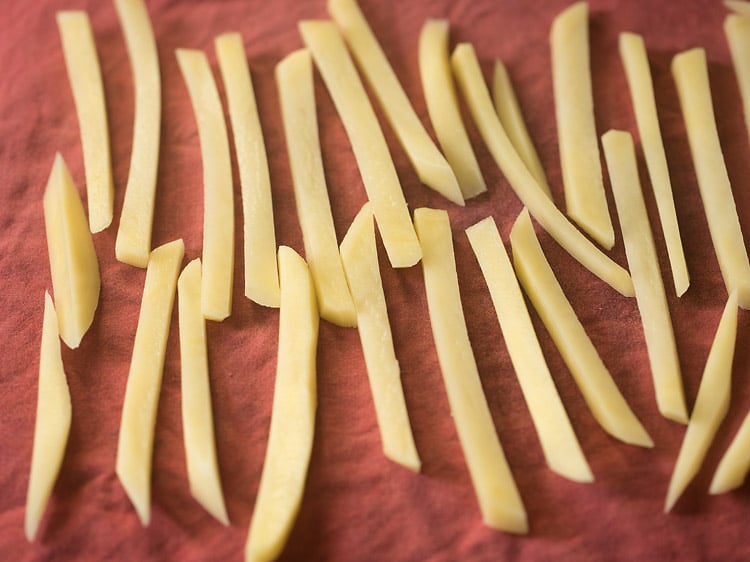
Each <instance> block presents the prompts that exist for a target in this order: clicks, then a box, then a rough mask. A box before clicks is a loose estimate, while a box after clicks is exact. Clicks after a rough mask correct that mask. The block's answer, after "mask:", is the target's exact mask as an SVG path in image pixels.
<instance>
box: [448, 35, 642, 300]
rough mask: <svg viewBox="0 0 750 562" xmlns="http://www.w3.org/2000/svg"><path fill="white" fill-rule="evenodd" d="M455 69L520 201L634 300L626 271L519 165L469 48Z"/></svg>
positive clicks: (457, 54) (461, 48) (458, 52)
mask: <svg viewBox="0 0 750 562" xmlns="http://www.w3.org/2000/svg"><path fill="white" fill-rule="evenodd" d="M452 64H453V72H454V73H455V75H456V77H457V80H458V83H459V85H460V86H461V90H462V91H463V94H464V97H465V98H466V102H467V104H468V106H469V109H470V111H471V114H472V116H473V117H474V122H475V123H476V125H477V127H478V128H479V132H480V134H481V135H482V138H483V139H484V142H485V144H487V147H488V148H489V150H490V153H491V154H492V157H493V158H494V159H495V162H496V163H497V165H498V166H499V167H500V170H501V171H502V172H503V174H504V175H505V177H506V178H507V180H508V183H510V186H511V187H512V188H513V191H515V193H516V195H517V196H518V198H519V199H521V201H522V202H523V204H524V205H526V207H528V209H529V212H531V214H532V215H533V217H534V218H535V219H536V220H537V221H539V224H541V225H542V227H543V228H544V229H545V230H546V231H547V232H549V233H550V235H551V236H552V237H553V238H554V239H555V240H557V242H558V243H559V244H560V245H561V246H562V247H563V248H565V249H566V250H567V251H568V252H569V253H570V254H571V255H572V256H573V257H574V258H576V259H577V260H578V261H579V262H580V263H581V264H582V265H583V266H584V267H586V268H587V269H588V270H589V271H591V272H592V273H593V274H594V275H596V276H598V277H599V278H600V279H602V280H603V281H604V282H606V283H608V284H609V285H610V286H612V287H613V288H614V289H615V290H617V291H618V292H620V293H621V294H622V295H624V296H626V297H631V296H633V282H632V280H631V279H630V275H628V272H627V271H625V270H624V269H623V268H622V267H620V266H619V265H617V264H616V263H615V262H614V261H612V260H611V259H610V258H608V257H607V256H606V255H604V254H603V253H602V252H601V251H600V250H599V249H598V248H597V247H596V246H594V245H593V244H592V243H591V242H590V241H589V240H588V239H587V238H586V237H585V236H584V235H583V234H581V233H580V232H579V231H578V230H576V228H575V227H574V226H573V225H572V224H571V223H570V221H568V219H566V218H565V216H563V214H562V213H561V212H560V210H559V209H558V208H557V207H555V205H554V203H553V202H552V201H551V200H550V198H549V197H547V195H545V193H544V190H543V189H542V188H541V187H540V186H539V184H538V183H537V181H536V180H535V179H534V176H532V175H531V172H529V169H528V168H527V167H526V165H525V164H524V163H523V160H521V157H520V156H519V155H518V152H516V149H515V148H514V147H513V145H512V144H511V142H510V140H509V139H508V135H507V134H506V132H505V129H503V126H502V124H501V123H500V119H499V118H498V116H497V113H495V109H494V107H493V105H492V99H491V98H490V94H489V92H488V90H487V86H486V84H485V83H484V77H483V76H482V70H481V69H480V67H479V62H478V61H477V57H476V54H475V53H474V48H473V47H472V46H471V45H469V44H468V43H463V44H461V45H458V46H457V47H456V49H455V51H454V52H453V57H452Z"/></svg>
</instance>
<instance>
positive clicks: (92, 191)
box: [57, 11, 114, 232]
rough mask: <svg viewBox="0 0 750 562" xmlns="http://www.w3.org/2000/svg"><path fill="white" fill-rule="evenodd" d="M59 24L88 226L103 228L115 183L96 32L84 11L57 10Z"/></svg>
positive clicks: (107, 222)
mask: <svg viewBox="0 0 750 562" xmlns="http://www.w3.org/2000/svg"><path fill="white" fill-rule="evenodd" d="M57 27H58V29H59V30H60V39H61V40H62V46H63V55H64V56H65V66H66V68H67V69H68V78H69V81H70V87H71V89H72V90H73V101H74V103H75V106H76V113H77V114H78V126H79V128H80V129H81V146H82V148H83V164H84V168H85V170H86V196H87V197H88V205H89V228H90V229H91V232H100V231H102V230H104V229H105V228H107V227H108V226H109V225H110V223H111V222H112V208H113V202H114V184H113V183H112V161H111V158H110V151H109V129H108V127H107V107H106V105H105V103H104V86H103V85H102V73H101V69H100V68H99V58H98V56H97V54H96V45H95V44H94V33H93V32H92V31H91V22H90V21H89V16H88V14H86V12H83V11H63V12H57Z"/></svg>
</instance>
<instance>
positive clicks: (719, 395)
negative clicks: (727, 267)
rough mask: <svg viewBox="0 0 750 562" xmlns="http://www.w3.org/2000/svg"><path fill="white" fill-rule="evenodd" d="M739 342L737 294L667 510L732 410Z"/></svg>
mask: <svg viewBox="0 0 750 562" xmlns="http://www.w3.org/2000/svg"><path fill="white" fill-rule="evenodd" d="M736 340H737V293H735V292H734V291H733V292H732V294H731V295H729V299H727V304H726V307H725V308H724V313H723V314H722V316H721V320H720V321H719V327H718V328H717V329H716V335H715V336H714V341H713V343H712V344H711V351H709V353H708V359H707V360H706V366H705V368H704V369H703V377H702V378H701V384H700V387H699V388H698V396H697V397H696V399H695V406H694V407H693V413H692V415H691V416H690V423H689V424H688V427H687V431H686V432H685V438H684V439H683V441H682V446H681V447H680V453H679V455H678V456H677V462H676V463H675V467H674V472H672V479H671V480H670V481H669V491H668V492H667V500H666V503H665V504H664V511H665V512H668V511H670V510H671V509H672V507H673V506H674V504H675V502H676V501H677V500H678V499H679V497H680V496H681V495H682V492H683V491H684V490H685V488H687V485H688V484H690V481H691V480H692V479H693V477H695V475H696V474H697V473H698V471H699V470H700V467H701V464H702V463H703V458H704V457H705V456H706V452H707V451H708V448H709V447H710V446H711V442H712V441H713V438H714V435H715V434H716V430H717V429H718V428H719V425H720V424H721V422H722V420H723V419H724V416H726V414H727V410H729V398H730V395H731V389H732V363H733V360H734V348H735V342H736Z"/></svg>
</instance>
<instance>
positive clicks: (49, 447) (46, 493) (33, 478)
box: [24, 293, 71, 542]
mask: <svg viewBox="0 0 750 562" xmlns="http://www.w3.org/2000/svg"><path fill="white" fill-rule="evenodd" d="M37 396H38V397H37V403H36V422H35V424H34V445H33V450H32V453H31V470H30V474H29V489H28V491H27V494H26V516H25V521H24V530H25V532H26V539H27V540H28V541H29V542H32V541H33V540H34V537H36V532H37V529H38V528H39V521H40V520H41V519H42V515H43V514H44V509H45V507H46V506H47V502H48V500H49V497H50V494H51V493H52V488H53V487H54V485H55V480H57V475H58V473H59V472H60V466H61V465H62V460H63V456H64V454H65V445H66V444H67V442H68V433H69V432H70V420H71V405H70V392H69V390H68V381H67V379H66V377H65V370H64V369H63V362H62V354H61V353H60V338H59V333H58V331H57V316H56V315H55V307H54V305H53V304H52V298H51V297H50V296H49V293H45V294H44V321H43V324H42V345H41V351H40V353H39V391H38V395H37Z"/></svg>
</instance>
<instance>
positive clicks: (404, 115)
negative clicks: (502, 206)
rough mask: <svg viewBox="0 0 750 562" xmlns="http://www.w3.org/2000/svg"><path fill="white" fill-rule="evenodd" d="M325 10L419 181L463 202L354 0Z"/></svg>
mask: <svg viewBox="0 0 750 562" xmlns="http://www.w3.org/2000/svg"><path fill="white" fill-rule="evenodd" d="M328 13H330V14H331V17H332V18H333V19H334V21H335V22H336V24H337V25H338V27H339V29H340V30H341V33H342V34H343V36H344V39H346V43H347V44H348V45H349V49H351V51H352V54H353V55H354V58H355V59H357V62H358V63H359V68H360V69H361V70H362V73H363V74H364V75H365V78H367V81H368V82H369V84H370V87H371V88H372V90H373V92H375V96H376V97H377V98H378V101H379V102H380V106H381V107H382V108H383V111H384V112H385V115H386V117H388V121H389V122H390V124H391V127H393V130H394V131H395V132H396V136H397V137H398V140H399V141H400V142H401V146H403V147H404V150H405V151H406V155H407V156H408V157H409V160H410V161H411V164H412V166H413V167H414V169H415V170H416V172H417V175H418V176H419V179H420V181H421V182H422V183H423V184H425V185H426V186H427V187H429V188H431V189H434V190H435V191H437V192H438V193H440V194H441V195H443V196H444V197H446V198H447V199H449V200H450V201H452V202H453V203H455V204H456V205H461V206H463V205H464V198H463V195H462V194H461V189H460V188H459V186H458V181H456V176H455V175H454V173H453V169H452V168H451V167H450V165H449V164H448V161H447V160H446V159H445V157H444V156H443V155H442V154H441V153H440V151H439V150H438V149H437V147H436V146H435V143H434V142H433V141H432V139H431V138H430V135H428V134H427V131H426V130H425V128H424V125H422V122H421V121H420V120H419V117H417V114H416V112H415V111H414V108H413V107H412V105H411V102H410V101H409V98H408V97H407V96H406V93H405V92H404V89H403V88H402V87H401V84H400V83H399V81H398V78H397V77H396V74H395V73H394V72H393V68H392V67H391V65H390V63H389V62H388V59H387V58H386V57H385V53H384V52H383V49H382V48H381V47H380V44H379V43H378V40H377V38H376V37H375V34H374V33H373V32H372V29H371V28H370V25H369V24H368V23H367V20H366V19H365V16H364V14H362V11H361V10H360V8H359V5H358V4H357V1H356V0H328Z"/></svg>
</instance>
